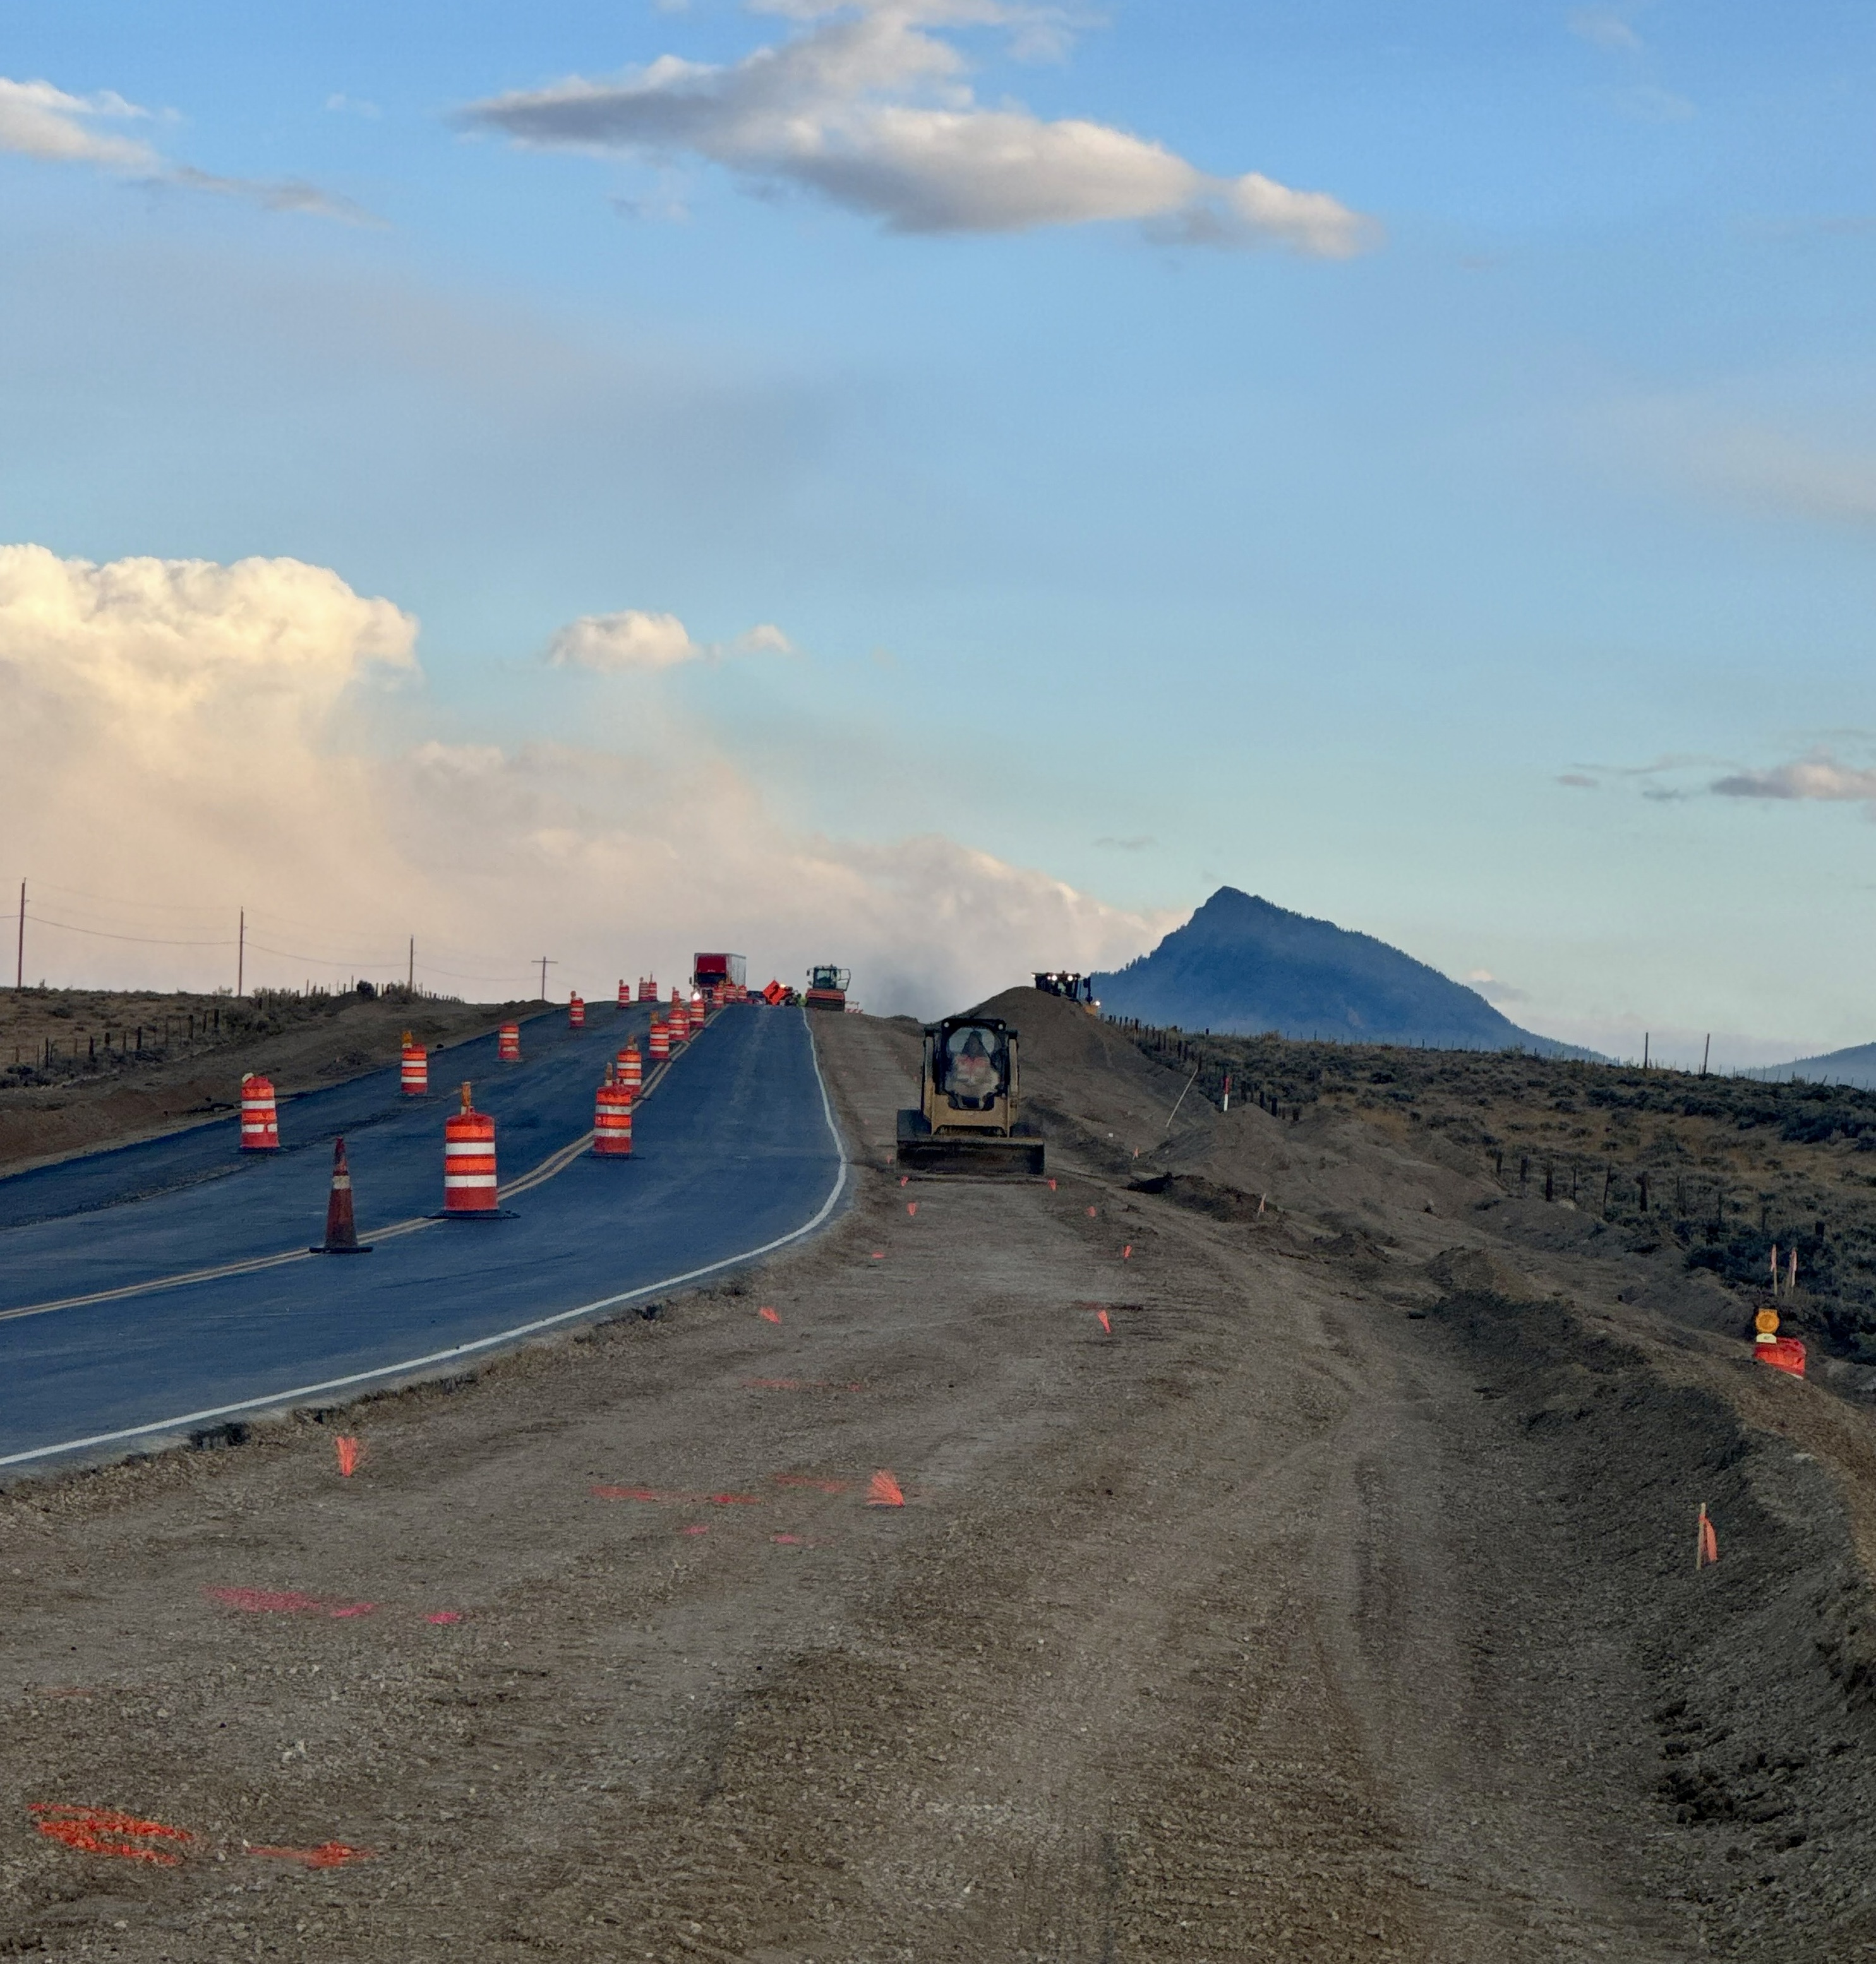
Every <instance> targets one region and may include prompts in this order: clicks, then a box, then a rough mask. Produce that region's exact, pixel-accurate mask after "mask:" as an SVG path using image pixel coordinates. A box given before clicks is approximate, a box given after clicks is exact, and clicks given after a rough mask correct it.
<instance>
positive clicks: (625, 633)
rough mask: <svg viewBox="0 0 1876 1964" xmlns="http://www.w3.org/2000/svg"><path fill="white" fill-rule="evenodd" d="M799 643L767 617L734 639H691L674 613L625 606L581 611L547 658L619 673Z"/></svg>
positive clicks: (789, 649) (780, 650)
mask: <svg viewBox="0 0 1876 1964" xmlns="http://www.w3.org/2000/svg"><path fill="white" fill-rule="evenodd" d="M794 652H795V644H794V643H792V641H791V640H789V637H787V635H785V634H783V633H782V630H781V629H780V628H779V627H776V624H774V622H773V621H763V622H762V623H761V624H760V625H758V626H757V627H751V628H750V630H749V631H748V632H747V634H739V635H737V637H736V638H735V639H734V640H731V641H693V640H692V639H691V637H690V630H689V628H688V627H686V626H685V625H684V624H683V621H680V620H679V618H677V616H676V615H675V614H647V613H642V612H641V611H639V610H638V608H625V610H624V611H622V612H620V613H617V614H583V615H580V618H579V619H578V620H577V621H570V622H569V623H568V624H567V626H565V627H562V628H561V629H560V630H559V631H557V633H556V634H554V637H553V639H552V640H550V641H549V642H548V646H547V659H548V661H549V662H550V663H552V665H553V666H554V667H556V668H581V669H598V670H599V672H601V673H602V674H617V673H618V672H622V671H623V670H626V669H670V668H676V667H679V666H681V665H682V664H683V663H686V662H700V661H710V660H717V659H721V657H722V656H725V655H790V654H792V653H794Z"/></svg>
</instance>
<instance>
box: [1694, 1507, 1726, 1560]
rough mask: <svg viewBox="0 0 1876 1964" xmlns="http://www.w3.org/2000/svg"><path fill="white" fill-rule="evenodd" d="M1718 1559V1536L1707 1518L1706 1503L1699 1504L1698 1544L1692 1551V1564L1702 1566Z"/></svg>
mask: <svg viewBox="0 0 1876 1964" xmlns="http://www.w3.org/2000/svg"><path fill="white" fill-rule="evenodd" d="M1719 1559H1720V1537H1719V1536H1717V1534H1715V1533H1714V1531H1713V1523H1712V1522H1711V1521H1710V1520H1708V1519H1707V1503H1706V1502H1705V1501H1704V1500H1703V1501H1701V1504H1700V1537H1699V1545H1698V1547H1697V1548H1695V1552H1694V1566H1695V1568H1705V1567H1706V1565H1707V1563H1708V1562H1710V1561H1718V1560H1719Z"/></svg>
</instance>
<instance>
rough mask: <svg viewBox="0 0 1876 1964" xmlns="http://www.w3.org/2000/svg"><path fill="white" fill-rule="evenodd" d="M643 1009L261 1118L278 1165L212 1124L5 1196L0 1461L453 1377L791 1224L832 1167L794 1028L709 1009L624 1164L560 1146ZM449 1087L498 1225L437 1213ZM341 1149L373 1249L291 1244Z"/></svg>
mask: <svg viewBox="0 0 1876 1964" xmlns="http://www.w3.org/2000/svg"><path fill="white" fill-rule="evenodd" d="M649 1020H650V1006H649V1005H646V1006H637V1005H634V1006H631V1007H625V1008H620V1007H615V1006H612V1005H609V1004H601V1003H594V1004H589V1006H588V1008H587V1023H586V1028H585V1029H583V1030H573V1029H569V1028H568V1027H567V1013H566V1011H565V1010H564V1009H557V1010H555V1011H554V1012H551V1013H548V1014H544V1015H541V1016H536V1017H535V1018H532V1019H530V1020H529V1021H528V1022H525V1024H524V1025H522V1058H523V1061H522V1062H521V1063H520V1064H498V1063H497V1062H496V1056H495V1039H494V1038H493V1036H490V1037H487V1038H479V1039H477V1040H476V1041H474V1042H471V1043H468V1044H464V1045H459V1046H458V1047H456V1048H453V1049H451V1050H450V1051H445V1052H442V1053H438V1054H435V1055H433V1056H432V1059H431V1066H430V1082H431V1086H432V1090H431V1092H430V1095H429V1096H428V1097H427V1098H422V1099H412V1098H406V1097H405V1096H403V1093H401V1091H400V1089H399V1086H398V1080H397V1070H396V1068H395V1067H393V1068H391V1069H390V1070H381V1071H377V1072H374V1073H371V1074H370V1075H368V1076H366V1077H359V1078H355V1079H352V1080H349V1081H347V1082H346V1083H342V1084H338V1085H334V1086H331V1087H329V1089H326V1090H319V1091H314V1092H310V1093H306V1094H304V1095H303V1096H298V1097H294V1098H291V1099H283V1100H282V1101H281V1106H280V1131H281V1144H282V1150H281V1151H280V1152H278V1153H276V1154H265V1155H258V1154H244V1153H243V1152H242V1151H241V1150H240V1148H239V1131H238V1118H237V1117H236V1115H233V1114H231V1115H230V1116H229V1117H228V1118H225V1119H221V1120H217V1121H216V1122H212V1123H210V1124H207V1125H201V1126H198V1127H197V1128H194V1129H192V1130H190V1131H185V1132H182V1133H179V1134H171V1135H170V1136H169V1137H166V1138H159V1139H154V1140H150V1141H146V1142H144V1143H143V1144H138V1145H134V1146H128V1147H120V1148H118V1149H117V1150H114V1151H110V1152H103V1153H95V1154H87V1155H85V1157H82V1158H79V1159H74V1160H67V1161H65V1162H63V1163H60V1164H59V1165H56V1166H52V1167H42V1168H40V1169H37V1170H35V1171H33V1172H30V1173H21V1174H18V1175H15V1176H14V1177H12V1178H11V1179H4V1180H0V1468H5V1467H8V1466H21V1465H30V1464H43V1463H46V1462H51V1461H55V1460H57V1459H60V1458H63V1457H67V1456H72V1455H99V1454H101V1453H106V1452H111V1451H123V1450H130V1449H138V1448H140V1447H146V1446H149V1444H151V1443H153V1441H156V1440H159V1439H161V1438H162V1436H164V1435H165V1434H175V1433H185V1432H188V1431H189V1430H192V1429H197V1428H206V1427H208V1426H214V1425H216V1424H219V1423H227V1422H230V1420H235V1421H238V1420H239V1418H240V1417H243V1416H244V1415H247V1414H252V1413H253V1412H255V1411H257V1410H264V1409H266V1408H268V1407H272V1406H276V1405H284V1404H294V1403H298V1402H300V1401H308V1402H319V1401H322V1400H323V1401H337V1400H339V1399H341V1398H344V1397H345V1396H348V1395H352V1394H355V1393H356V1392H358V1391H361V1390H365V1389H368V1388H370V1387H371V1385H373V1384H374V1383H379V1382H391V1381H393V1380H395V1379H397V1378H402V1377H404V1376H406V1375H422V1374H424V1373H426V1372H431V1373H438V1374H442V1373H447V1372H448V1371H450V1370H451V1369H453V1368H455V1367H457V1366H458V1365H459V1364H463V1365H467V1364H470V1363H473V1362H474V1359H476V1358H477V1357H478V1356H482V1355H485V1354H486V1353H487V1352H489V1351H490V1350H493V1349H499V1348H500V1347H502V1346H504V1345H506V1344H512V1343H518V1342H520V1341H522V1340H525V1337H527V1336H528V1335H530V1334H532V1333H535V1331H537V1330H539V1329H541V1328H542V1327H553V1326H554V1324H564V1323H569V1322H573V1321H578V1320H579V1319H580V1317H583V1316H589V1315H596V1314H604V1313H606V1311H608V1310H617V1309H619V1308H622V1307H625V1305H628V1303H631V1302H634V1301H636V1302H638V1303H640V1304H643V1303H644V1302H645V1301H647V1300H649V1299H650V1298H652V1297H654V1296H655V1295H657V1293H658V1292H660V1290H662V1289H664V1288H671V1287H674V1286H677V1285H683V1284H685V1283H687V1282H690V1281H692V1280H694V1279H701V1277H702V1276H704V1275H706V1274H708V1273H711V1272H721V1271H723V1270H724V1269H728V1268H731V1267H733V1266H735V1265H736V1264H737V1263H738V1262H739V1261H740V1260H745V1259H747V1258H749V1257H751V1256H755V1255H757V1254H760V1253H765V1252H767V1251H768V1250H770V1249H772V1248H773V1247H775V1246H776V1245H778V1244H781V1243H783V1242H785V1241H787V1240H792V1239H794V1238H797V1237H799V1236H800V1235H801V1234H805V1233H808V1232H811V1231H812V1230H813V1228H815V1227H817V1226H818V1225H819V1224H821V1221H824V1220H825V1219H827V1218H828V1216H829V1215H830V1214H831V1213H832V1211H833V1210H834V1207H835V1206H836V1205H837V1204H838V1202H839V1201H840V1196H841V1194H842V1192H843V1185H844V1183H843V1172H844V1168H843V1160H842V1156H841V1148H840V1140H839V1138H838V1134H837V1131H836V1130H835V1127H834V1119H833V1115H832V1112H831V1110H830V1107H829V1106H828V1104H827V1099H826V1097H825V1095H824V1091H823V1089H822V1086H821V1080H820V1075H819V1072H818V1068H817V1067H816V1064H815V1061H814V1047H813V1044H812V1041H811V1036H810V1033H809V1030H808V1025H807V1022H806V1020H805V1012H802V1011H801V1010H798V1009H769V1008H767V1007H766V1006H760V1005H739V1006H734V1007H731V1008H729V1009H724V1010H721V1011H719V1012H718V1014H717V1015H716V1016H715V1017H714V1018H713V1019H712V1021H711V1022H710V1023H709V1024H708V1026H707V1027H706V1028H705V1029H704V1030H703V1031H702V1032H700V1033H699V1035H698V1036H697V1037H696V1038H695V1039H694V1040H693V1041H692V1043H691V1044H690V1045H689V1046H687V1047H686V1048H684V1049H683V1050H680V1051H679V1053H678V1054H676V1056H675V1057H673V1060H672V1061H671V1064H670V1067H669V1068H668V1069H667V1070H666V1071H665V1073H663V1076H662V1077H660V1079H658V1080H657V1082H656V1083H655V1084H654V1085H652V1086H650V1087H649V1088H648V1091H647V1096H645V1097H644V1099H642V1100H641V1102H640V1104H639V1106H638V1109H637V1111H636V1112H635V1113H634V1152H633V1154H632V1157H631V1158H629V1159H625V1160H617V1159H596V1158H595V1157H593V1154H591V1153H590V1152H589V1151H586V1150H580V1141H581V1140H582V1139H583V1138H584V1136H585V1135H586V1134H587V1133H588V1132H589V1131H590V1129H591V1127H592V1124H593V1092H594V1089H595V1087H596V1086H597V1084H598V1083H599V1080H600V1079H601V1078H602V1076H603V1075H604V1070H605V1065H606V1061H607V1060H608V1059H609V1058H610V1057H612V1055H613V1054H614V1053H615V1051H617V1050H618V1048H620V1047H621V1046H622V1045H623V1044H624V1042H625V1039H626V1038H627V1037H628V1035H633V1036H636V1037H638V1040H639V1048H640V1049H641V1051H643V1050H644V1048H645V1040H644V1039H645V1031H646V1027H647V1023H648V1022H649ZM649 1069H650V1060H649V1058H647V1070H649ZM231 1075H232V1077H233V1080H235V1081H234V1082H233V1083H231V1086H230V1097H231V1099H233V1098H235V1097H237V1096H238V1095H239V1084H238V1080H239V1066H238V1064H237V1065H234V1066H231ZM465 1079H467V1080H471V1081H472V1082H473V1083H474V1099H475V1105H476V1109H477V1110H478V1111H481V1112H488V1113H490V1115H493V1118H494V1119H495V1121H496V1150H497V1153H498V1154H499V1157H500V1177H501V1180H502V1183H503V1210H504V1211H503V1218H500V1219H497V1220H492V1221H434V1220H431V1219H429V1218H428V1217H429V1216H432V1215H436V1214H438V1213H440V1212H441V1211H442V1200H443V1181H442V1170H443V1123H444V1120H445V1118H446V1117H447V1116H448V1115H449V1114H450V1113H451V1112H454V1111H455V1109H457V1105H458V1099H457V1096H456V1087H457V1085H458V1082H459V1081H461V1080H465ZM336 1134H343V1136H344V1138H345V1144H346V1153H347V1157H348V1158H349V1161H350V1163H351V1167H352V1183H353V1188H354V1192H355V1200H356V1205H357V1211H358V1231H359V1235H360V1237H361V1239H362V1240H366V1241H370V1242H373V1243H374V1247H373V1249H372V1251H371V1253H369V1254H364V1255H357V1256H325V1255H313V1254H310V1253H307V1252H306V1250H307V1248H308V1247H309V1244H313V1243H316V1242H317V1241H318V1240H320V1239H321V1237H322V1235H323V1230H324V1225H325V1218H326V1195H327V1192H328V1189H329V1183H330V1179H331V1173H332V1139H333V1138H334V1136H335V1135H336Z"/></svg>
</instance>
